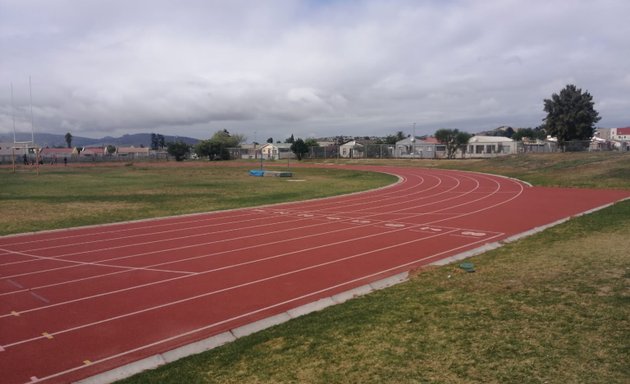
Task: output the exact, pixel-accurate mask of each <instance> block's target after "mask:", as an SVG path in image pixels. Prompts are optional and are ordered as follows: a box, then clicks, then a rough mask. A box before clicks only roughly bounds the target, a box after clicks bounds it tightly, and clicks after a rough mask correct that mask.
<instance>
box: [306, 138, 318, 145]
mask: <svg viewBox="0 0 630 384" xmlns="http://www.w3.org/2000/svg"><path fill="white" fill-rule="evenodd" d="M304 144H306V146H307V147H309V148H310V147H319V143H318V142H317V140H315V139H314V138H312V137H311V138H309V139H306V140H304Z"/></svg>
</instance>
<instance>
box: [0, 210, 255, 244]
mask: <svg viewBox="0 0 630 384" xmlns="http://www.w3.org/2000/svg"><path fill="white" fill-rule="evenodd" d="M222 212H226V211H217V212H205V213H199V214H193V216H191V218H192V217H199V216H202V215H213V217H208V218H206V219H200V220H186V221H176V222H170V221H169V219H170V218H173V217H177V216H170V217H156V218H152V219H146V220H137V221H130V222H124V223H110V224H104V225H101V226H87V227H80V233H78V234H74V235H66V236H58V237H45V238H40V239H32V240H28V241H22V242H15V243H2V244H0V246H3V247H7V246H13V245H23V244H34V243H41V242H45V241H59V240H67V239H75V238H80V237H87V236H94V235H103V234H113V233H121V232H124V233H128V232H131V231H141V230H147V229H150V230H153V229H155V228H159V227H168V226H174V225H177V226H178V228H181V226H182V225H184V227H185V228H199V227H190V226H189V224H191V223H202V222H207V221H213V222H216V220H217V217H216V216H218V214H219V213H222ZM242 216H251V214H250V213H244V214H242V215H234V216H230V218H234V217H242ZM162 220H164V221H168V222H166V223H153V221H155V222H159V221H162ZM147 224H150V225H147ZM130 225H132V227H131V228H120V227H123V226H125V227H126V226H130ZM135 225H137V226H135ZM215 225H220V224H215ZM104 226H110V227H112V228H116V227H119V229H112V230H109V231H107V230H102V229H103V227H104ZM201 227H204V226H201ZM92 229H94V230H95V231H92V232H83V230H92ZM53 232H58V233H59V234H67V233H68V232H77V229H76V228H63V229H57V230H51V231H44V232H41V234H42V235H45V234H50V233H53ZM38 234H40V233H35V234H34V236H37V235H38ZM24 236H30V235H28V234H19V235H17V236H16V237H15V239H22V238H23V237H24ZM8 237H10V236H8Z"/></svg>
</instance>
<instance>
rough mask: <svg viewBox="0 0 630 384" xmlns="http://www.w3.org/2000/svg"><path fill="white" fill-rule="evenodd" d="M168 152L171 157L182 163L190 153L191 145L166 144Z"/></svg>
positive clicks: (177, 142)
mask: <svg viewBox="0 0 630 384" xmlns="http://www.w3.org/2000/svg"><path fill="white" fill-rule="evenodd" d="M166 151H167V152H168V154H169V155H171V156H174V157H175V160H176V161H182V160H184V159H185V158H186V156H187V155H188V154H189V153H190V145H188V144H186V143H184V142H183V141H179V140H178V141H176V142H174V143H173V142H169V143H166Z"/></svg>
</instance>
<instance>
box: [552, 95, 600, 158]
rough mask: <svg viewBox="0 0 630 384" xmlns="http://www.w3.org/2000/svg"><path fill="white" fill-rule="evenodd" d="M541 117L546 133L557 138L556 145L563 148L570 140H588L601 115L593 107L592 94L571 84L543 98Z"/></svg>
mask: <svg viewBox="0 0 630 384" xmlns="http://www.w3.org/2000/svg"><path fill="white" fill-rule="evenodd" d="M544 103H545V106H544V111H545V112H547V117H545V118H544V119H543V121H544V122H545V123H544V128H545V130H546V131H547V133H548V134H549V135H551V136H553V137H556V138H557V139H558V146H560V148H562V149H564V148H565V143H566V142H567V141H571V140H590V139H591V137H593V134H594V133H595V123H597V122H598V121H599V120H600V119H601V117H599V113H598V112H597V111H596V110H595V108H593V105H594V103H593V96H591V95H590V94H589V93H588V92H582V90H581V89H580V88H577V87H576V86H575V85H573V84H569V85H567V86H566V87H565V88H564V89H563V90H561V91H560V94H557V93H554V94H552V95H551V99H545V100H544Z"/></svg>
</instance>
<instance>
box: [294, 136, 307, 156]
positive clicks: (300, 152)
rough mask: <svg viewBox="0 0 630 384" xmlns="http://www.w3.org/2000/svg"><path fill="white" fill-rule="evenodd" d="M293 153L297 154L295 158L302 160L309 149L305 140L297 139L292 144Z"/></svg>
mask: <svg viewBox="0 0 630 384" xmlns="http://www.w3.org/2000/svg"><path fill="white" fill-rule="evenodd" d="M291 151H292V152H293V153H295V157H297V159H298V160H302V157H303V156H304V155H305V154H307V153H308V151H309V149H308V145H306V143H305V142H304V140H302V139H297V140H295V141H293V144H291Z"/></svg>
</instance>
